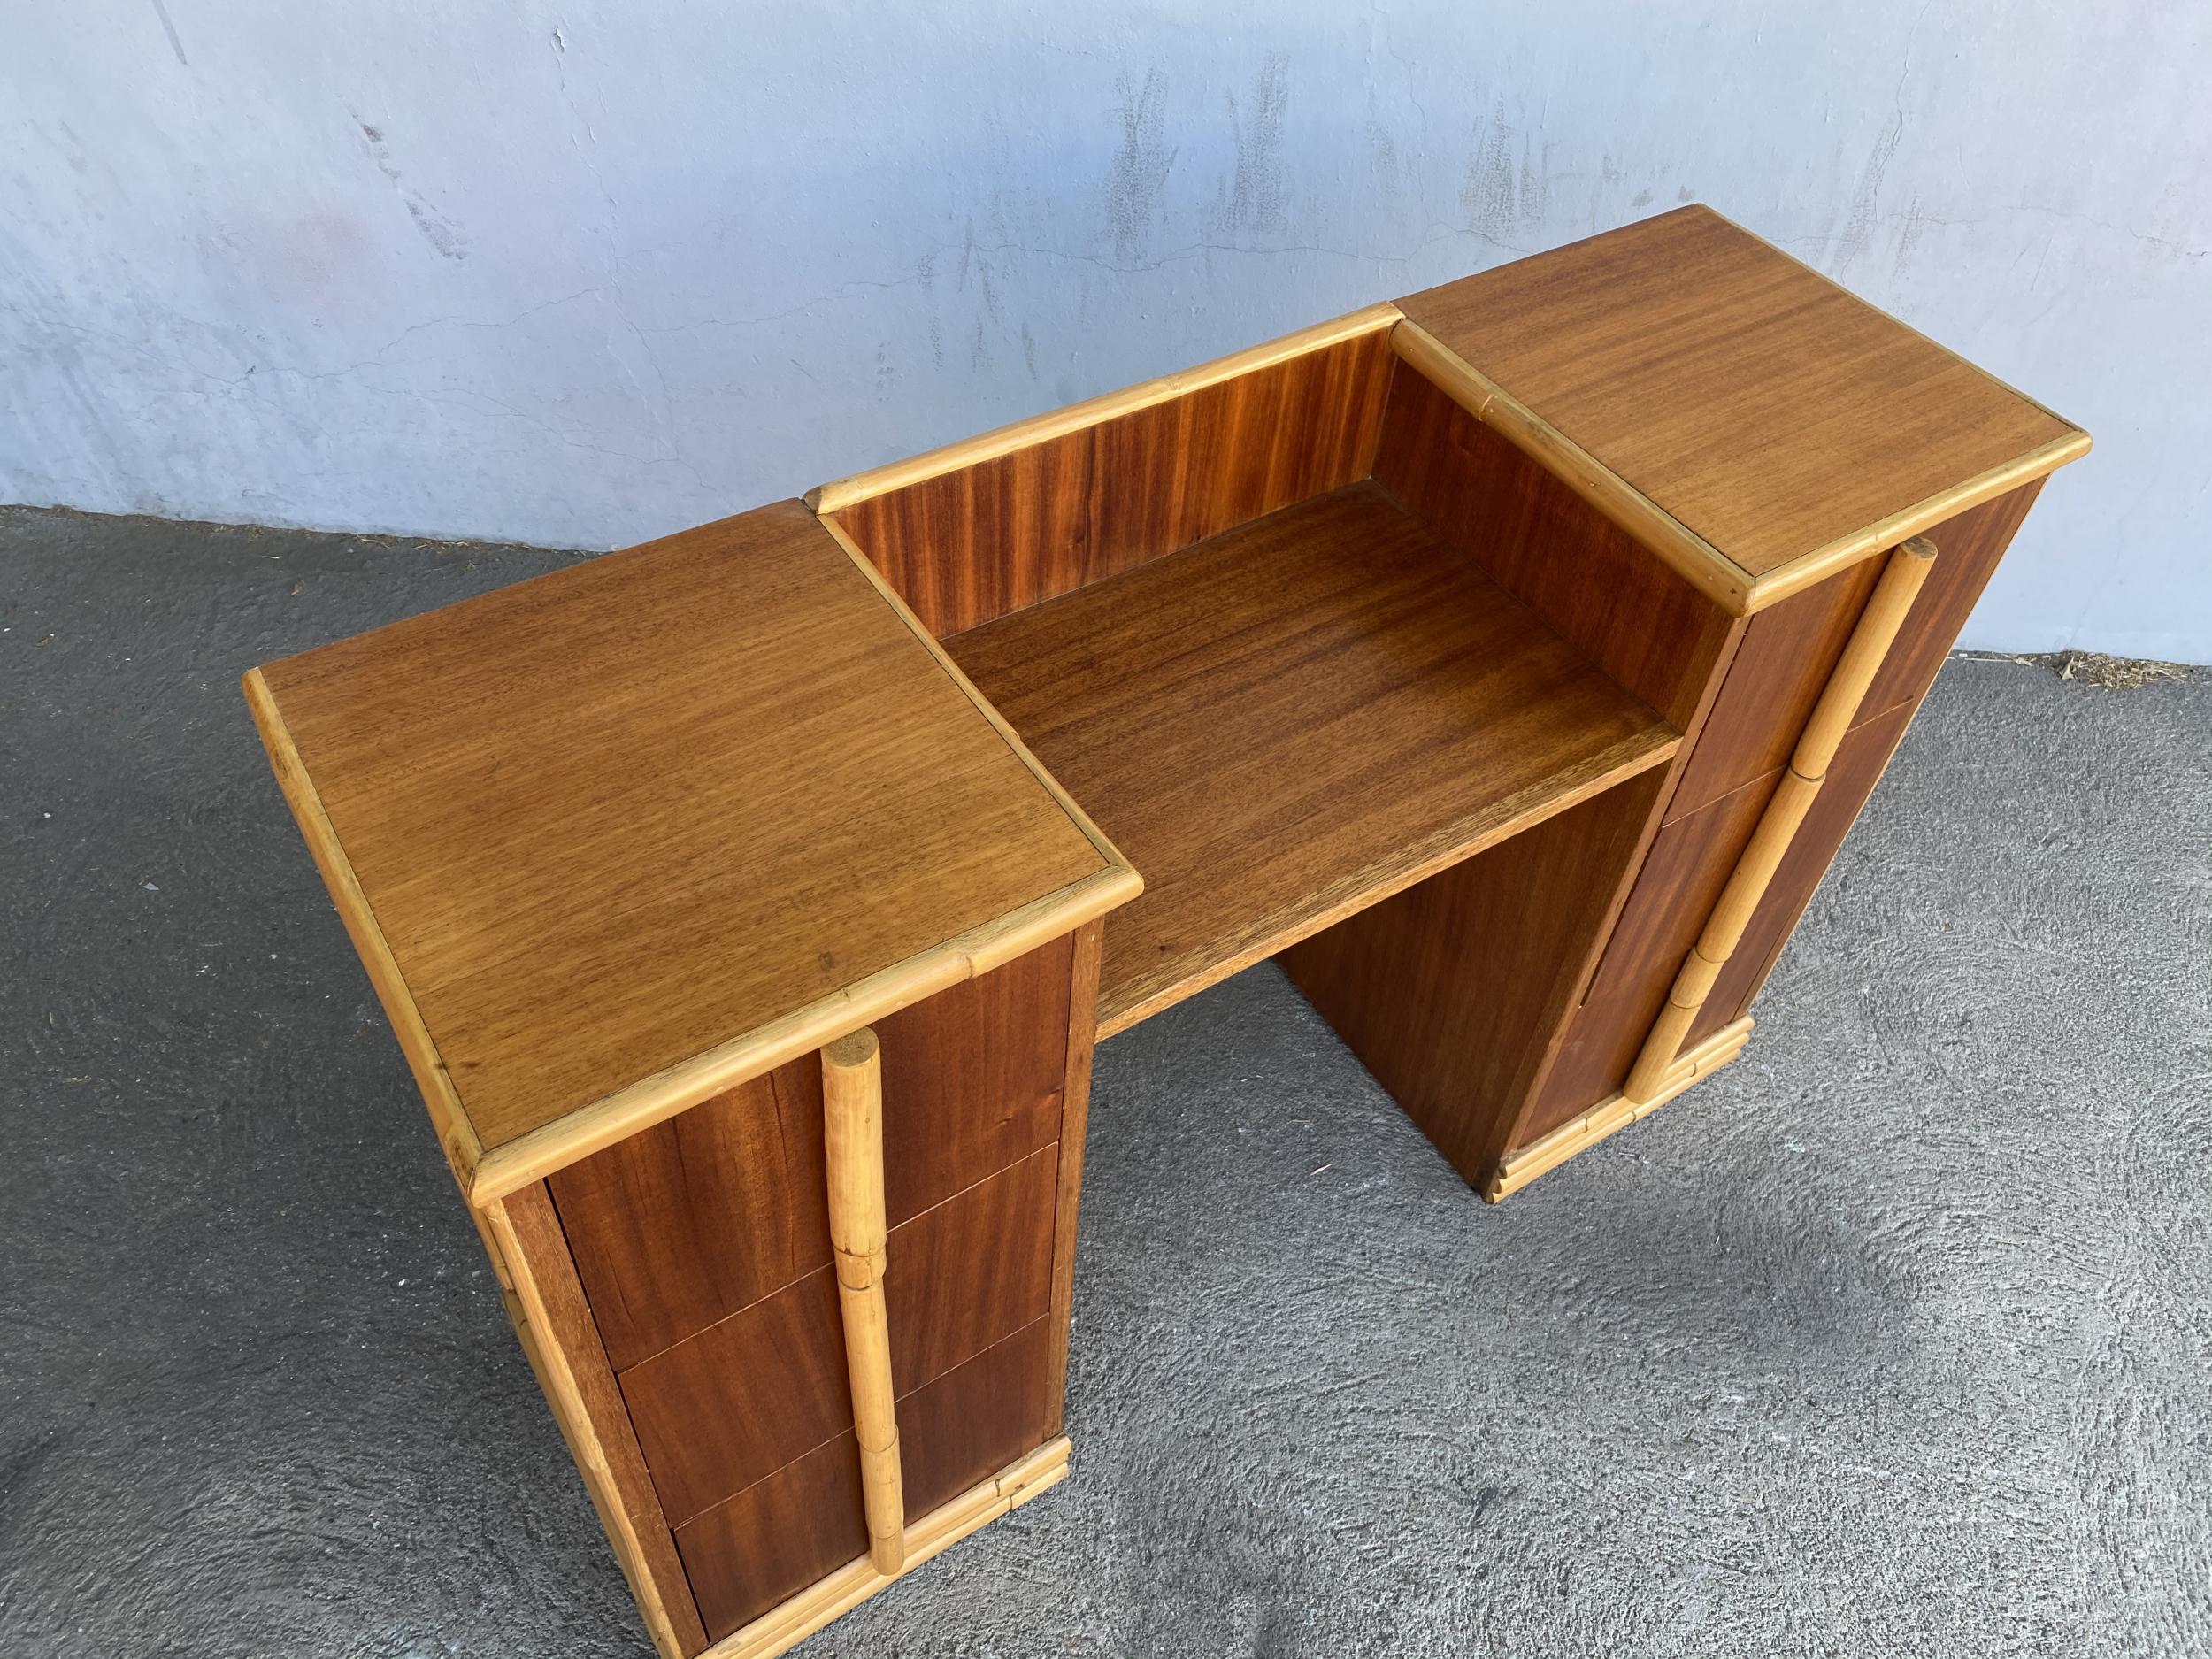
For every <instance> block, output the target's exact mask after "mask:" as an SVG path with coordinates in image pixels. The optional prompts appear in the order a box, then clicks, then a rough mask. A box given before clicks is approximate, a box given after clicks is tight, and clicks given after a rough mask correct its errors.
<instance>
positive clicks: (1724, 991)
mask: <svg viewBox="0 0 2212 1659" xmlns="http://www.w3.org/2000/svg"><path fill="white" fill-rule="evenodd" d="M1943 557H1944V558H1948V557H1950V555H1949V554H1945V555H1944V556H1943ZM1942 567H1943V559H1942V558H1939V559H1938V560H1937V561H1936V568H1937V569H1939V570H1940V569H1941V568H1942ZM1919 707H1920V705H1919V704H1918V703H1900V704H1898V705H1897V706H1896V707H1895V708H1893V709H1891V710H1887V711H1886V713H1883V714H1879V715H1877V716H1875V717H1874V718H1872V719H1870V720H1868V721H1866V722H1865V723H1864V724H1863V725H1860V726H1855V727H1854V728H1853V729H1852V730H1851V732H1850V733H1848V734H1847V736H1846V737H1845V738H1844V740H1843V743H1842V745H1841V747H1840V748H1839V749H1837V750H1836V757H1835V759H1834V760H1832V761H1831V762H1830V763H1829V765H1828V776H1827V779H1826V780H1825V781H1824V782H1823V783H1822V785H1821V787H1820V795H1819V796H1818V798H1817V799H1816V800H1815V801H1814V803H1813V804H1812V807H1811V810H1809V811H1808V812H1807V813H1806V815H1805V820H1804V822H1803V823H1802V824H1801V825H1799V826H1798V830H1797V834H1796V836H1795V838H1794V839H1793V841H1791V843H1790V849H1789V851H1788V852H1787V853H1786V854H1785V855H1784V856H1783V858H1782V862H1781V864H1780V865H1779V866H1778V868H1777V869H1776V871H1775V872H1774V879H1772V880H1771V881H1770V882H1769V883H1768V884H1767V889H1766V893H1765V895H1764V896H1763V897H1762V898H1761V900H1760V901H1759V906H1758V909H1757V910H1755V911H1754V912H1753V914H1752V917H1751V920H1750V922H1749V923H1748V924H1747V926H1746V927H1745V929H1744V933H1743V937H1742V939H1741V940H1740V941H1738V943H1737V946H1736V949H1735V952H1734V954H1733V955H1732V956H1730V958H1729V960H1728V965H1727V966H1726V967H1725V968H1724V969H1723V970H1722V971H1721V974H1720V977H1719V979H1717V981H1716V982H1715V984H1714V987H1713V990H1712V993H1711V995H1709V996H1708V997H1707V998H1706V1001H1705V1009H1704V1011H1703V1016H1702V1018H1700V1019H1699V1020H1698V1022H1697V1023H1696V1024H1694V1025H1692V1026H1691V1028H1690V1039H1691V1041H1698V1040H1700V1039H1701V1038H1702V1037H1704V1036H1706V1035H1707V1034H1709V1033H1710V1032H1712V1031H1714V1030H1717V1029H1718V1028H1719V1027H1720V1026H1722V1025H1726V1024H1727V1023H1728V1022H1729V1021H1731V1020H1733V1019H1736V1018H1740V1016H1741V1015H1743V1014H1744V1013H1746V1012H1747V1011H1748V1010H1750V1007H1751V1003H1752V999H1753V998H1755V996H1757V995H1758V994H1759V987H1762V986H1763V985H1764V984H1765V983H1766V981H1767V976H1768V975H1769V974H1770V973H1771V972H1773V971H1774V964H1775V962H1776V960H1777V959H1778V957H1779V956H1781V954H1782V947H1783V946H1784V945H1786V944H1787V943H1788V942H1789V936H1790V933H1791V932H1792V931H1793V929H1794V928H1795V927H1796V926H1797V923H1798V918H1800V917H1801V916H1803V915H1804V913H1805V907H1806V906H1807V905H1809V904H1810V903H1811V902H1812V899H1813V895H1814V894H1815V893H1816V891H1817V890H1818V889H1819V887H1820V883H1821V879H1822V878H1823V877H1824V875H1825V874H1826V873H1827V872H1828V868H1829V866H1830V864H1832V863H1833V862H1834V860H1835V856H1836V854H1837V851H1838V849H1840V848H1841V847H1842V845H1843V842H1844V838H1845V837H1846V836H1847V835H1848V834H1849V833H1850V831H1851V826H1852V825H1853V824H1855V823H1856V822H1857V821H1858V817H1859V813H1860V811H1861V810H1862V809H1863V808H1864V807H1865V805H1866V803H1867V801H1868V800H1869V798H1870V796H1871V795H1873V793H1874V787H1875V785H1876V784H1878V783H1879V782H1880V781H1881V777H1882V772H1883V771H1884V769H1885V768H1886V767H1887V766H1888V764H1889V762H1890V757H1892V756H1893V754H1895V753H1896V750H1897V746H1898V744H1899V743H1901V742H1902V741H1904V736H1905V732H1906V729H1907V727H1909V726H1910V725H1911V723H1912V718H1913V716H1914V715H1915V714H1916V712H1918V710H1919Z"/></svg>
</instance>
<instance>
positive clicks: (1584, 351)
mask: <svg viewBox="0 0 2212 1659" xmlns="http://www.w3.org/2000/svg"><path fill="white" fill-rule="evenodd" d="M1399 306H1400V309H1401V310H1402V311H1404V312H1405V314H1406V316H1407V318H1408V319H1410V320H1411V321H1413V322H1414V323H1416V324H1417V325H1418V326H1421V327H1423V328H1425V329H1426V330H1427V331H1428V332H1429V333H1430V334H1433V335H1434V336H1436V338H1437V339H1438V340H1439V341H1440V342H1442V343H1443V344H1444V345H1445V346H1446V347H1448V349H1450V350H1451V351H1453V352H1454V353H1455V354H1456V355H1457V356H1458V357H1461V358H1462V359H1463V360H1464V361H1465V362H1467V363H1468V364H1470V365H1473V366H1474V367H1475V368H1477V369H1479V371H1481V372H1482V373H1484V374H1485V375H1486V376H1488V377H1489V378H1490V379H1492V380H1494V381H1496V382H1497V383H1498V384H1499V385H1500V386H1502V388H1505V389H1506V390H1507V391H1508V392H1509V393H1511V394H1512V396H1514V397H1516V398H1517V399H1518V400H1519V401H1520V402H1521V403H1524V404H1525V405H1527V406H1528V407H1529V408H1531V409H1532V410H1534V411H1536V412H1537V413H1539V414H1540V416H1542V417H1543V418H1544V419H1546V420H1547V421H1548V422H1549V423H1551V424H1552V425H1553V426H1555V427H1556V428H1557V429H1558V430H1559V431H1560V432H1562V433H1563V434H1565V435H1566V436H1567V437H1569V438H1570V439H1571V440H1572V441H1573V442H1575V443H1577V444H1578V445H1579V446H1580V447H1581V448H1582V449H1586V450H1587V451H1588V452H1589V453H1590V454H1591V455H1592V456H1593V457H1595V458H1596V459H1597V460H1598V461H1600V462H1601V463H1602V464H1603V465H1605V466H1606V467H1608V468H1609V469H1610V470H1611V471H1612V472H1615V473H1617V475H1618V476H1619V477H1621V478H1622V479H1623V480H1625V481H1626V482H1628V483H1629V484H1631V485H1632V486H1633V487H1634V488H1636V489H1638V490H1640V492H1641V493H1642V494H1644V495H1647V496H1648V497H1649V498H1650V499H1651V500H1652V501H1653V502H1655V503H1657V504H1658V505H1659V506H1660V507H1662V508H1663V509H1664V510H1665V511H1667V512H1668V513H1670V514H1671V515H1672V516H1673V517H1674V518H1677V519H1678V520H1680V521H1681V522H1682V523H1683V524H1684V525H1686V526H1688V527H1689V528H1691V529H1692V530H1694V531H1695V532H1696V533H1697V534H1699V535H1701V536H1702V537H1703V538H1704V539H1705V540H1706V541H1709V542H1710V543H1711V544H1712V545H1714V546H1715V547H1717V549H1720V551H1721V552H1722V553H1724V555H1726V556H1727V557H1729V558H1730V559H1731V560H1732V561H1733V562H1734V563H1736V564H1737V565H1740V566H1742V567H1743V568H1744V569H1745V570H1747V571H1748V572H1751V574H1752V575H1753V576H1754V577H1755V579H1757V580H1759V582H1760V583H1761V584H1762V585H1764V584H1766V583H1767V582H1768V580H1770V578H1774V577H1778V576H1782V575H1784V574H1785V573H1786V572H1788V570H1789V567H1791V566H1792V565H1797V564H1800V563H1805V564H1808V565H1812V566H1816V568H1815V569H1814V570H1813V571H1812V574H1813V575H1814V577H1815V578H1816V579H1817V578H1818V577H1820V576H1824V575H1825V574H1827V573H1828V568H1827V565H1823V563H1822V562H1823V561H1826V562H1827V564H1828V565H1833V566H1834V567H1836V568H1840V566H1841V565H1845V564H1849V563H1854V562H1855V561H1856V560H1857V559H1858V558H1860V557H1864V556H1865V555H1866V554H1868V553H1870V552H1873V551H1876V550H1878V549H1879V548H1881V547H1884V546H1889V545H1893V544H1894V543H1895V542H1897V541H1901V540H1902V539H1903V538H1904V537H1905V536H1907V535H1909V534H1913V533H1914V532H1916V531H1919V530H1924V529H1925V528H1926V527H1927V526H1930V525H1932V524H1936V523H1939V522H1940V521H1941V520H1942V519H1944V518H1948V517H1950V516H1952V514H1953V513H1954V512H1955V511H1957V510H1958V508H1959V506H1961V505H1963V504H1968V503H1967V502H1966V501H1965V500H1964V499H1963V497H1964V496H1966V495H1970V493H1971V490H1972V488H1973V487H1974V485H1975V484H1976V483H1977V482H1978V481H1979V480H1983V479H1985V477H1992V476H1998V477H2001V478H2002V479H2004V480H2005V482H2004V487H2005V488H2010V487H2012V486H2013V485H2016V484H2017V483H2021V482H2024V481H2026V480H2025V479H2024V478H2021V477H2015V476H2011V475H2010V473H2009V472H2008V469H2014V468H2016V467H2017V466H2019V465H2021V464H2023V463H2025V464H2027V465H2029V466H2030V467H2031V469H2039V470H2040V471H2046V472H2047V471H2048V470H2049V469H2050V468H2051V467H2053V466H2056V465H2061V464H2062V462H2064V461H2066V460H2069V459H2071V458H2073V457H2075V456H2077V455H2079V454H2081V453H2084V452H2085V451H2086V449H2088V447H2089V446H2088V435H2087V434H2085V433H2083V432H2081V431H2080V429H2079V428H2078V427H2076V426H2071V425H2070V424H2069V423H2067V422H2065V421H2063V420H2061V419H2058V418H2057V417H2056V416H2055V415H2053V414H2051V413H2050V412H2049V411H2047V410H2045V409H2043V408H2041V407H2040V406H2039V405H2038V404H2036V403H2032V402H2030V401H2029V400H2028V399H2026V398H2024V397H2023V396H2020V395H2019V394H2018V393H2016V392H2014V391H2012V390H2011V389H2010V388H2007V387H2004V386H2002V385H2001V384H1999V383H1998V382H1997V381H1995V380H1992V379H1991V378H1990V377H1989V376H1988V375H1986V374H1985V373H1982V372H1981V371H1980V370H1978V369H1977V368H1975V367H1973V366H1972V365H1970V364H1968V363H1966V362H1965V361H1964V360H1963V359H1962V358H1959V357H1955V356H1953V355H1952V354H1951V353H1950V352H1948V351H1946V350H1945V349H1943V348H1941V347H1940V346H1938V345H1936V344H1934V343H1933V342H1931V341H1929V340H1927V339H1925V338H1924V337H1923V336H1922V335H1920V334H1916V333H1914V332H1913V331H1912V330H1911V329H1909V328H1908V327H1906V326H1904V325H1902V324H1901V323H1899V322H1897V321H1896V320H1895V319H1892V318H1889V317H1886V316H1884V315H1883V314H1882V313H1881V312H1879V311H1876V310H1875V309H1874V308H1873V307H1871V306H1870V305H1867V304H1866V303H1863V301H1860V300H1858V299H1855V298H1854V297H1853V296H1851V295H1849V294H1847V293H1846V292H1845V291H1844V290H1843V289H1842V288H1838V287H1836V286H1835V285H1834V284H1832V283H1831V282H1829V281H1828V280H1826V279H1825V278H1824V277H1822V276H1820V275H1818V274H1817V273H1815V272H1813V271H1811V270H1809V269H1808V268H1807V267H1806V266H1804V265H1800V264H1798V263H1797V261H1795V260H1793V259H1792V258H1790V257H1789V256H1787V255H1786V254H1785V253H1782V252H1781V251H1780V250H1777V249H1775V248H1772V247H1770V246H1769V245H1768V244H1766V243H1765V242H1761V241H1760V240H1759V239H1758V238H1757V237H1755V236H1753V235H1751V234H1749V233H1748V232H1746V231H1744V230H1742V229H1740V227H1737V226H1735V225H1732V224H1731V223H1729V222H1728V220H1726V219H1723V218H1722V217H1721V216H1720V215H1719V214H1717V213H1715V212H1714V211H1711V210H1710V209H1709V208H1705V207H1701V206H1695V207H1686V208H1683V209H1680V210H1678V211H1674V212H1671V213H1665V214H1662V215H1660V216H1659V217H1657V218H1655V219H1646V220H1644V221H1643V222H1642V223H1640V224H1636V225H1631V226H1627V227H1623V228H1622V229H1619V230H1617V231H1612V232H1609V233H1608V234H1604V235H1602V236H1596V237H1592V238H1590V239H1589V240H1587V241H1585V242H1577V243H1575V244H1573V245H1572V246H1571V247H1567V248H1562V249H1557V250H1554V251H1552V252H1550V253H1547V254H1541V255H1539V256H1537V257H1534V258H1531V259H1522V260H1517V261H1516V262H1515V263H1513V264H1511V265H1503V266H1500V267H1499V268H1497V269H1495V270H1493V271H1488V272H1485V273H1482V274H1481V275H1479V276H1473V277H1469V278H1466V279H1464V280H1462V281H1458V282H1453V283H1448V284H1446V285H1445V286H1443V287H1441V288H1431V289H1429V290H1427V291H1426V292H1425V293H1421V294H1417V295H1414V296H1411V297H1409V298H1407V299H1404V300H1401V301H1400V302H1399ZM1912 514H1917V515H1919V517H1918V521H1917V522H1913V521H1911V519H1910V518H1907V517H1901V516H1900V515H1912ZM1769 591H1771V592H1774V593H1777V594H1779V593H1781V592H1783V591H1785V589H1784V588H1782V587H1780V586H1779V585H1777V586H1776V587H1774V588H1770V589H1769ZM1756 601H1757V595H1756V594H1755V599H1754V603H1755V605H1756Z"/></svg>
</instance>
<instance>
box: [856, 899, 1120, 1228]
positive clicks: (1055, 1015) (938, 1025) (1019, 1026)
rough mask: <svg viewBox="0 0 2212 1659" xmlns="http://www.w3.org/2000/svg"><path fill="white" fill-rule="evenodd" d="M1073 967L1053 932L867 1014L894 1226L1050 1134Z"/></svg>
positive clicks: (1053, 1136) (1056, 1127)
mask: <svg viewBox="0 0 2212 1659" xmlns="http://www.w3.org/2000/svg"><path fill="white" fill-rule="evenodd" d="M1074 971H1075V937H1074V935H1073V934H1071V933H1070V934H1064V935H1063V936H1062V937H1060V938H1058V939H1056V940H1053V941H1050V942H1049V943H1048V944H1043V945H1040V946H1039V947H1038V948H1037V949H1034V950H1033V951H1031V952H1030V953H1029V954H1028V955H1027V956H1021V957H1018V958H1017V959H1016V960H1014V961H1012V962H1010V963H1008V964H1006V965H1005V966H1004V967H1002V968H999V969H997V970H995V972H990V973H987V974H985V975H983V976H982V977H981V978H980V979H968V980H965V981H964V982H963V983H961V984H959V985H956V986H954V987H952V988H951V989H949V990H945V991H940V992H938V993H937V995H934V996H930V997H925V998H923V1000H922V1001H920V1002H916V1003H915V1004H913V1006H911V1007H910V1008H904V1009H902V1010H899V1011H898V1012H897V1013H895V1014H894V1015H892V1016H891V1018H888V1019H886V1020H879V1021H878V1022H877V1024H876V1035H877V1036H878V1037H879V1038H880V1039H881V1040H882V1043H883V1202H884V1209H885V1212H886V1213H887V1215H888V1216H889V1217H890V1221H891V1225H893V1226H896V1225H898V1224H899V1223H900V1222H902V1221H903V1220H905V1219H906V1218H907V1217H910V1216H918V1215H920V1214H921V1213H922V1211H924V1210H927V1209H928V1208H929V1207H930V1206H931V1205H933V1204H936V1203H941V1202H943V1201H944V1200H946V1199H948V1198H949V1197H951V1196H952V1195H953V1194H955V1193H956V1192H959V1191H961V1190H962V1189H963V1188H964V1187H972V1186H973V1185H974V1184H975V1183H976V1182H978V1181H979V1180H981V1179H983V1178H984V1177H985V1176H987V1175H988V1174H990V1173H991V1172H992V1171H995V1170H1002V1169H1004V1168H1006V1167H1007V1166H1008V1165H1009V1164H1016V1163H1018V1162H1019V1161H1020V1160H1021V1159H1023V1158H1025V1157H1027V1156H1029V1155H1030V1154H1031V1153H1033V1152H1035V1151H1036V1150H1038V1148H1041V1147H1045V1146H1048V1145H1050V1144H1052V1143H1053V1142H1055V1141H1058V1140H1059V1138H1060V1091H1061V1088H1062V1087H1063V1086H1064V1084H1065V1082H1066V1079H1067V1066H1068V999H1069V993H1070V987H1071V980H1072V978H1073V975H1074ZM1089 1011H1090V1010H1084V1012H1085V1015H1086V1017H1087V1016H1088V1014H1089Z"/></svg>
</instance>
